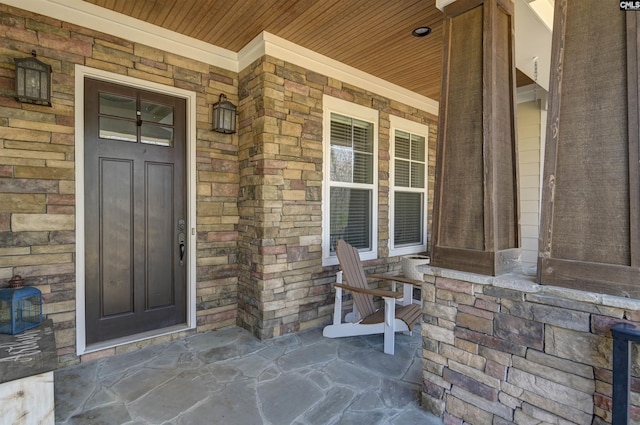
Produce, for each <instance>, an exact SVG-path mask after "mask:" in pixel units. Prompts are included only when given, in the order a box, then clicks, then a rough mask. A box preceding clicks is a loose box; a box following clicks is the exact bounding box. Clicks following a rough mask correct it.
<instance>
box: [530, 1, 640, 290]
mask: <svg viewBox="0 0 640 425" xmlns="http://www.w3.org/2000/svg"><path fill="white" fill-rule="evenodd" d="M638 18H639V14H638V12H626V11H621V10H620V9H619V5H618V3H617V2H615V3H614V2H611V3H610V4H609V3H607V4H606V5H605V3H599V2H593V1H584V0H562V1H556V9H555V19H554V31H553V48H552V52H551V55H552V57H551V84H550V98H549V102H550V103H549V105H550V106H549V121H548V123H549V124H548V129H547V147H546V154H545V164H544V169H545V172H544V182H543V193H542V211H541V225H540V247H539V258H538V280H539V282H540V283H542V284H551V285H558V286H565V287H570V288H576V289H581V290H586V291H592V292H600V293H608V294H613V295H621V296H628V297H632V298H640V226H639V210H640V205H639V202H640V201H639V198H640V196H639V191H640V185H639V182H638V180H639V175H638V160H639V159H640V158H639V155H638V145H639V142H640V139H639V137H638V134H639V131H638V125H639V124H638V116H639V108H638V103H639V102H638V99H639V94H638V93H639V88H638V78H639V73H638V69H639V65H638V64H639V54H638V43H639V41H638V37H639V35H640V34H639V32H638Z"/></svg>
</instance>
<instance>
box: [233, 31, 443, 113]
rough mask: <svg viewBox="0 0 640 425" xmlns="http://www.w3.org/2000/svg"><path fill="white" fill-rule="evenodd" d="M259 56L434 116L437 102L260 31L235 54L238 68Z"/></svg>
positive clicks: (243, 66) (436, 110) (242, 67)
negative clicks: (266, 56)
mask: <svg viewBox="0 0 640 425" xmlns="http://www.w3.org/2000/svg"><path fill="white" fill-rule="evenodd" d="M262 55H269V56H273V57H276V58H278V59H282V60H285V61H287V62H291V63H293V64H295V65H298V66H301V67H303V68H306V69H309V70H313V71H314V72H317V73H319V74H323V75H326V76H328V77H331V78H335V79H336V80H339V81H342V82H345V83H348V84H352V85H354V86H357V87H361V88H363V89H366V90H369V91H371V92H374V93H377V94H379V95H381V96H384V97H387V98H389V99H393V100H396V101H398V102H401V103H404V104H406V105H409V106H413V107H414V108H417V109H420V110H422V111H426V112H428V113H430V114H433V115H438V102H437V101H435V100H433V99H431V98H429V97H426V96H422V95H419V94H417V93H415V92H412V91H410V90H407V89H405V88H403V87H400V86H398V85H396V84H393V83H390V82H388V81H386V80H383V79H382V78H378V77H375V76H373V75H371V74H368V73H366V72H363V71H360V70H359V69H356V68H354V67H352V66H349V65H346V64H344V63H342V62H339V61H336V60H334V59H331V58H328V57H326V56H324V55H321V54H319V53H316V52H314V51H313V50H309V49H307V48H305V47H302V46H299V45H297V44H295V43H292V42H290V41H288V40H285V39H284V38H282V37H278V36H277V35H274V34H271V33H268V32H266V31H263V32H262V33H261V34H259V35H258V36H257V37H256V38H254V39H253V40H252V41H251V42H250V43H249V44H247V46H245V47H244V48H243V49H242V50H240V52H238V62H239V64H240V69H244V68H245V67H247V66H248V65H249V64H251V63H252V62H253V61H254V60H256V59H258V58H259V57H261V56H262Z"/></svg>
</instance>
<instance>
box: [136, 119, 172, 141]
mask: <svg viewBox="0 0 640 425" xmlns="http://www.w3.org/2000/svg"><path fill="white" fill-rule="evenodd" d="M140 141H141V142H142V143H147V144H149V145H158V146H173V127H164V126H160V125H153V124H147V123H143V124H142V128H141V130H140Z"/></svg>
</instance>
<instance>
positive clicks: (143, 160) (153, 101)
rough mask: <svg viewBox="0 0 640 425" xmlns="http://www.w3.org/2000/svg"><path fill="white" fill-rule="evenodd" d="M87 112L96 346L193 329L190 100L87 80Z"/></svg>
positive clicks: (88, 259)
mask: <svg viewBox="0 0 640 425" xmlns="http://www.w3.org/2000/svg"><path fill="white" fill-rule="evenodd" d="M84 112H85V242H86V250H85V264H86V275H85V289H86V290H85V292H86V299H85V305H86V340H87V343H88V344H92V343H97V342H102V341H107V340H110V339H114V338H120V337H124V336H129V335H134V334H136V333H141V332H146V331H150V330H155V329H159V328H163V327H168V326H173V325H177V324H181V323H185V322H186V299H185V294H186V267H185V266H184V264H186V262H182V261H180V260H181V258H180V244H179V241H180V240H181V239H183V238H184V233H182V232H184V229H183V228H179V223H184V220H185V219H186V199H185V193H186V190H185V187H186V180H185V170H186V165H185V158H186V155H185V146H186V143H185V123H186V102H185V101H184V99H179V98H174V97H171V96H166V95H162V94H158V93H152V92H146V91H143V90H138V89H135V88H132V87H127V86H120V85H116V84H112V83H107V82H102V81H97V80H92V79H86V80H85V111H84ZM183 227H184V226H183Z"/></svg>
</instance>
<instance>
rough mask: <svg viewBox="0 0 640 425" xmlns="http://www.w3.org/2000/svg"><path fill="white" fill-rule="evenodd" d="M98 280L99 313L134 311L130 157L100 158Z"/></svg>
mask: <svg viewBox="0 0 640 425" xmlns="http://www.w3.org/2000/svg"><path fill="white" fill-rule="evenodd" d="M99 172H100V175H99V181H100V190H99V191H98V193H100V200H99V202H100V205H99V213H100V215H101V226H100V229H99V234H100V235H102V237H101V238H100V245H99V249H100V254H99V255H100V266H99V267H100V275H99V278H100V281H101V282H102V285H101V294H100V298H101V299H102V300H103V302H102V310H103V311H102V314H101V316H102V317H108V316H114V315H117V314H125V313H132V312H133V297H132V295H133V276H132V274H131V271H132V270H133V267H132V264H131V262H132V261H133V203H132V199H133V161H124V160H112V159H102V160H101V161H100V167H99Z"/></svg>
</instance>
